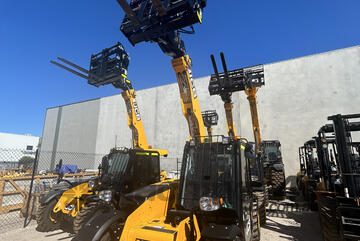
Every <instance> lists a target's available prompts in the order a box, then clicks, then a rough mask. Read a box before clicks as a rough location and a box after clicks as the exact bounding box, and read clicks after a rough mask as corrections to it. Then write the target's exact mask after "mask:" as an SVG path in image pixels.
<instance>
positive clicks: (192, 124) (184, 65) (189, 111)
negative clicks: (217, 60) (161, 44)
mask: <svg viewBox="0 0 360 241" xmlns="http://www.w3.org/2000/svg"><path fill="white" fill-rule="evenodd" d="M171 63H172V66H173V69H174V71H175V74H176V78H177V82H178V85H179V91H180V98H181V107H182V111H183V114H184V116H185V118H186V120H187V122H188V125H189V134H190V139H192V138H195V137H199V138H200V141H201V142H202V141H203V139H204V136H206V131H205V125H204V121H203V118H202V115H201V109H200V104H199V99H198V96H197V93H196V88H195V85H194V79H193V76H192V72H191V60H190V58H189V56H188V55H185V56H182V57H180V58H175V59H173V60H171Z"/></svg>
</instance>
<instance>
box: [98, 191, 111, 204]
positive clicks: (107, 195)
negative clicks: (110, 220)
mask: <svg viewBox="0 0 360 241" xmlns="http://www.w3.org/2000/svg"><path fill="white" fill-rule="evenodd" d="M99 199H100V200H103V201H105V202H110V201H111V199H112V191H111V190H104V191H100V192H99Z"/></svg>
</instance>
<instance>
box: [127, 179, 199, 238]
mask: <svg viewBox="0 0 360 241" xmlns="http://www.w3.org/2000/svg"><path fill="white" fill-rule="evenodd" d="M175 183H176V184H177V181H176V180H170V181H168V180H167V181H166V182H162V183H160V184H162V185H163V184H168V185H172V186H173V187H169V189H168V190H166V191H164V192H161V193H159V194H157V195H154V196H152V197H151V198H149V199H148V200H146V201H145V202H144V203H143V204H142V205H141V206H140V207H139V208H137V209H136V210H135V211H134V212H133V213H132V214H130V216H129V217H128V218H127V220H126V223H125V226H124V229H123V231H122V235H121V238H120V240H126V241H136V240H149V241H155V240H161V241H185V240H190V238H189V237H190V233H189V232H190V231H189V230H191V227H190V218H185V219H184V220H182V221H181V222H180V223H179V224H178V225H175V226H173V225H171V224H170V223H168V222H165V220H166V215H167V211H168V209H169V208H173V207H174V204H175V199H176V194H177V191H178V190H177V185H176V187H174V184H175ZM192 219H193V220H192V221H193V224H194V227H195V239H193V240H194V241H198V240H200V230H199V225H198V222H197V219H196V216H195V215H194V216H193V218H192Z"/></svg>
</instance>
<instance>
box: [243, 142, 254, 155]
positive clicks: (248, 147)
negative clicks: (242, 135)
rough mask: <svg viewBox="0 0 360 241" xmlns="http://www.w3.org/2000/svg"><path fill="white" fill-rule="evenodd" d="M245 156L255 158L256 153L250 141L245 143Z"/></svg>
mask: <svg viewBox="0 0 360 241" xmlns="http://www.w3.org/2000/svg"><path fill="white" fill-rule="evenodd" d="M245 157H246V158H247V159H256V153H255V151H254V148H253V145H252V144H250V143H246V144H245Z"/></svg>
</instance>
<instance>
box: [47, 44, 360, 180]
mask: <svg viewBox="0 0 360 241" xmlns="http://www.w3.org/2000/svg"><path fill="white" fill-rule="evenodd" d="M239 67H244V66H239ZM193 71H196V69H194V70H193ZM359 80H360V47H359V46H355V47H351V48H346V49H341V50H336V51H331V52H327V53H322V54H317V55H312V56H307V57H303V58H297V59H291V60H287V61H282V62H278V63H273V64H267V65H265V86H264V87H262V88H261V89H259V91H258V103H259V106H258V108H259V118H260V124H261V132H262V137H263V139H279V140H280V141H281V143H282V150H283V157H284V160H285V166H286V174H287V175H288V176H292V177H293V176H294V175H296V172H297V171H298V166H299V165H298V157H297V148H298V147H299V146H300V145H302V144H303V143H304V142H305V141H306V140H308V139H309V138H311V137H312V136H313V135H314V134H315V133H316V132H317V130H318V128H319V127H320V126H321V125H323V124H325V122H326V118H327V116H328V115H331V114H336V113H343V114H346V113H355V112H360V105H359V104H358V102H359V100H360V97H359V95H358V90H359V89H360V81H359ZM208 82H209V77H204V78H199V79H196V80H195V85H196V88H197V93H198V96H199V100H200V106H201V109H202V110H203V111H204V110H216V111H217V113H218V114H219V124H218V126H217V127H214V134H226V122H225V115H224V110H223V103H222V101H221V99H220V97H219V96H211V97H210V96H209V94H208ZM137 100H138V104H139V107H140V111H141V116H142V120H143V123H144V128H145V131H146V135H147V139H148V143H149V145H152V146H153V147H154V148H161V149H168V150H169V157H168V158H166V159H164V160H163V161H162V167H163V168H164V169H175V168H176V158H181V153H182V149H183V145H184V143H185V140H186V139H187V138H188V136H189V134H188V127H187V123H186V121H185V118H184V117H183V115H182V110H181V104H180V98H179V90H178V86H177V83H174V84H169V85H165V86H159V87H156V88H150V89H145V90H140V91H137ZM93 102H94V101H90V102H83V103H78V104H74V105H76V106H78V107H77V108H79V109H74V110H72V108H75V107H73V105H67V106H63V107H62V109H63V110H62V111H63V112H64V113H67V112H69V115H70V113H71V116H72V117H71V118H70V116H69V117H68V118H65V117H64V118H62V119H61V128H60V130H59V135H58V142H59V143H62V142H64V141H65V140H66V143H67V144H66V145H65V144H61V145H60V146H62V150H63V151H65V150H67V148H69V150H71V151H79V152H80V151H92V153H107V152H108V151H109V149H110V148H112V147H114V146H115V143H116V145H117V146H130V145H131V139H130V138H131V132H130V130H129V128H128V127H127V119H126V118H127V117H126V109H125V104H124V101H123V100H122V97H121V95H115V96H109V97H104V98H101V99H100V100H97V101H96V104H95V103H93ZM233 102H234V118H235V123H236V124H240V122H241V128H240V125H238V126H236V128H237V132H238V134H241V136H243V137H246V138H248V139H249V140H253V134H252V128H251V117H250V110H249V106H248V101H247V99H246V96H245V93H234V94H233ZM80 106H81V107H80ZM90 106H92V107H91V108H90ZM81 109H86V111H83V112H81V111H80V110H81ZM55 110H58V108H55V109H48V110H47V115H46V121H45V127H44V133H43V147H44V146H49V145H50V146H51V143H54V137H55V135H54V133H53V131H54V117H53V115H54V111H55ZM84 124H85V126H84ZM80 127H81V128H80ZM65 130H66V133H65V132H64V131H65ZM63 132H64V133H63ZM84 133H86V135H85V137H84V136H83V135H84ZM89 135H90V138H88V136H89ZM84 138H85V141H84ZM88 142H93V143H91V144H90V143H88ZM49 143H50V144H49ZM94 165H97V164H96V163H95V164H94ZM290 179H291V178H290ZM290 179H289V180H288V181H290Z"/></svg>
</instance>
